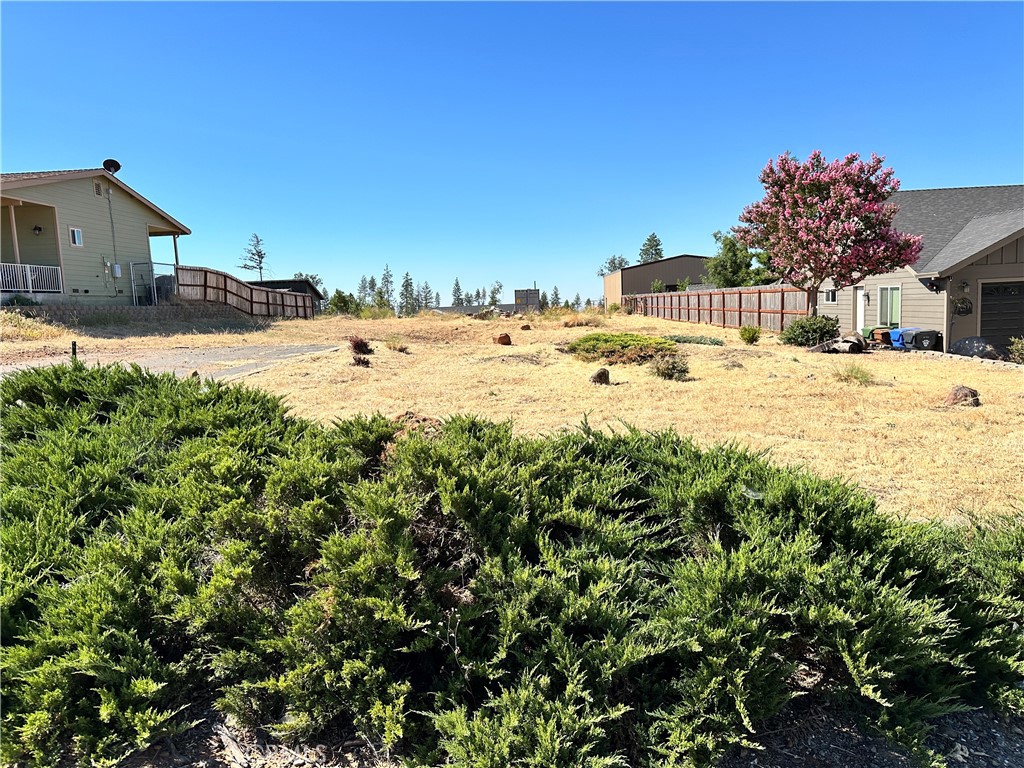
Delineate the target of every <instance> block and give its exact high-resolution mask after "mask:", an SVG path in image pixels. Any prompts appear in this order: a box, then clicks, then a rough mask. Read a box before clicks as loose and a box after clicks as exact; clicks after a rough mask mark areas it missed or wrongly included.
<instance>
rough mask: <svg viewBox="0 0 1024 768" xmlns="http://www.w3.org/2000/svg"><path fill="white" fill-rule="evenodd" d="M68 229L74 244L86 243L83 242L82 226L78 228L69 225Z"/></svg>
mask: <svg viewBox="0 0 1024 768" xmlns="http://www.w3.org/2000/svg"><path fill="white" fill-rule="evenodd" d="M68 230H69V231H70V233H71V244H72V245H77V246H79V247H80V246H82V245H84V244H85V243H84V242H83V240H82V230H81V229H80V228H78V227H68Z"/></svg>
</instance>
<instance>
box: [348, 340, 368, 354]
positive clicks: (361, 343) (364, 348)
mask: <svg viewBox="0 0 1024 768" xmlns="http://www.w3.org/2000/svg"><path fill="white" fill-rule="evenodd" d="M348 345H349V347H351V348H352V351H353V352H355V353H356V354H357V355H372V354H373V347H371V346H370V342H368V341H367V340H366V339H364V338H362V337H361V336H349V337H348Z"/></svg>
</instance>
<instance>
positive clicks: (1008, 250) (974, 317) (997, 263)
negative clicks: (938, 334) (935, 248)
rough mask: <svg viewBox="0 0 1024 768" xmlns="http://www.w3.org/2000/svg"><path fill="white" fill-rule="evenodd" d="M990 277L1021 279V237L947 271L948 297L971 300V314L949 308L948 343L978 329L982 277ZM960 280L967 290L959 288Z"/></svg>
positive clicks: (1023, 254) (1023, 242) (1023, 241)
mask: <svg viewBox="0 0 1024 768" xmlns="http://www.w3.org/2000/svg"><path fill="white" fill-rule="evenodd" d="M990 280H1024V237H1018V238H1017V239H1016V240H1013V241H1012V242H1010V243H1008V244H1006V245H1004V246H1002V247H1001V248H997V249H995V250H993V251H991V252H990V253H987V254H986V255H984V256H982V257H981V258H979V259H977V260H976V261H974V262H973V263H972V264H971V265H970V266H967V267H964V268H963V269H961V270H958V271H957V272H954V273H952V274H951V275H950V279H949V289H948V293H949V295H950V297H951V298H957V297H960V296H966V297H967V298H969V299H970V300H971V301H972V302H973V304H974V312H973V314H970V315H965V316H957V315H954V314H953V313H952V312H950V329H949V334H948V335H949V343H950V344H952V343H953V342H954V341H956V340H958V339H962V338H964V337H966V336H977V335H978V334H979V333H980V327H981V285H982V282H983V281H990ZM963 283H967V287H968V288H969V290H968V291H964V290H963V289H962V288H961V285H962V284H963ZM1022 331H1024V329H1022Z"/></svg>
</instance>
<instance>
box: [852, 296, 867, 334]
mask: <svg viewBox="0 0 1024 768" xmlns="http://www.w3.org/2000/svg"><path fill="white" fill-rule="evenodd" d="M867 324H868V323H867V313H866V312H865V311H864V286H859V287H857V288H854V289H853V330H855V331H856V332H857V333H860V329H861V328H863V327H864V326H865V325H867Z"/></svg>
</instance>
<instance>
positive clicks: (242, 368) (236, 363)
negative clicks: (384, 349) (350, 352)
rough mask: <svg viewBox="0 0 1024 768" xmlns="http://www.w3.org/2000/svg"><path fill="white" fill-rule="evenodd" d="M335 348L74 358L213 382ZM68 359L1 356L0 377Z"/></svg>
mask: <svg viewBox="0 0 1024 768" xmlns="http://www.w3.org/2000/svg"><path fill="white" fill-rule="evenodd" d="M337 349H340V347H338V346H336V345H329V344H305V345H290V346H289V345H274V346H269V345H262V346H257V345H245V346H235V347H209V348H205V349H197V348H194V347H171V348H169V349H139V350H129V349H126V350H121V351H117V352H95V353H92V352H90V351H89V348H88V343H86V344H82V345H80V346H79V355H78V358H79V359H80V360H81V361H82V362H83V363H86V364H87V365H94V364H97V363H101V364H106V363H115V362H119V363H125V364H129V363H137V364H138V365H141V366H142V367H143V368H149V369H150V370H151V371H158V372H171V373H174V374H176V375H178V376H189V375H191V374H192V372H193V371H196V372H198V373H199V375H200V376H202V377H204V378H205V377H207V376H212V377H213V378H215V379H229V378H231V379H233V378H238V377H242V376H245V375H247V374H250V373H255V372H256V371H261V370H264V369H265V368H269V367H272V366H273V365H275V364H276V363H280V362H282V361H284V360H289V359H291V358H295V357H299V356H302V355H309V354H313V353H316V352H328V351H331V350H337ZM70 359H71V358H70V354H69V353H68V350H67V349H65V348H64V347H60V348H56V347H55V348H53V349H49V348H48V349H47V350H46V354H45V355H39V356H33V357H22V358H19V359H10V358H7V357H5V358H4V359H3V362H2V363H0V376H2V375H4V374H7V373H11V372H12V371H16V370H19V369H21V368H31V367H35V366H45V365H57V364H59V363H66V362H68V360H70Z"/></svg>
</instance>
